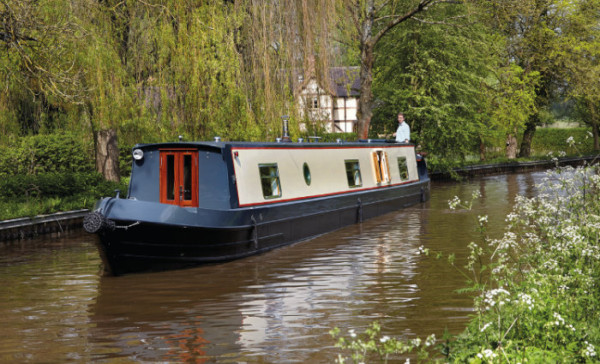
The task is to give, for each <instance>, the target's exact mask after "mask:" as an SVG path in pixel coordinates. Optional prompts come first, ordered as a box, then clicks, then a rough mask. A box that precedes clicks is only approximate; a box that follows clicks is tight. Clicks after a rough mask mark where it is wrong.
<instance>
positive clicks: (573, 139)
mask: <svg viewBox="0 0 600 364" xmlns="http://www.w3.org/2000/svg"><path fill="white" fill-rule="evenodd" d="M567 144H568V145H569V146H570V147H572V146H574V145H575V138H573V137H572V136H570V137H568V138H567Z"/></svg>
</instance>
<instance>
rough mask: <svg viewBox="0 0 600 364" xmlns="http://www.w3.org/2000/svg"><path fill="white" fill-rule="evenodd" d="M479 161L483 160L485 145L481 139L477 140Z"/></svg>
mask: <svg viewBox="0 0 600 364" xmlns="http://www.w3.org/2000/svg"><path fill="white" fill-rule="evenodd" d="M479 160H480V161H482V162H483V161H484V160H485V143H484V142H483V138H481V137H480V138H479Z"/></svg>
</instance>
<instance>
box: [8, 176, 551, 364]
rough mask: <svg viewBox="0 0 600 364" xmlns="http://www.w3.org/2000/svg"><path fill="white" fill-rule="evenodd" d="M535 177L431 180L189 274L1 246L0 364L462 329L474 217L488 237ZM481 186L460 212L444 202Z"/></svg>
mask: <svg viewBox="0 0 600 364" xmlns="http://www.w3.org/2000/svg"><path fill="white" fill-rule="evenodd" d="M542 177H543V173H542V172H533V173H524V174H511V175H502V176H491V177H485V178H480V179H476V180H472V181H469V182H464V183H441V182H436V183H433V185H432V190H431V200H430V201H428V202H427V203H424V204H420V205H417V206H414V207H411V208H408V209H405V210H402V211H398V212H394V213H391V214H388V215H385V216H382V217H379V218H376V219H372V220H368V221H365V222H364V223H362V224H359V225H354V226H350V227H347V228H344V229H342V230H339V231H336V232H333V233H330V234H326V235H323V236H321V237H319V238H316V239H312V240H309V241H305V242H302V243H298V244H295V245H292V246H289V247H286V248H282V249H279V250H275V251H272V252H269V253H266V254H263V255H259V256H254V257H250V258H247V259H242V260H238V261H234V262H229V263H224V264H219V265H212V266H204V267H198V268H193V269H187V270H179V271H170V272H161V273H145V274H134V275H129V276H123V277H106V276H103V275H102V273H101V272H102V262H101V260H100V258H99V255H98V252H97V250H96V247H95V245H94V244H95V237H94V236H91V235H87V234H85V233H81V234H75V235H71V236H69V237H66V238H61V239H38V240H30V241H22V242H13V243H7V244H2V245H0V362H44V363H53V362H65V361H73V362H90V361H94V362H107V363H128V362H201V363H202V362H206V363H209V362H210V363H214V362H219V363H331V362H334V361H335V358H336V357H337V353H338V349H336V348H335V347H334V344H335V342H334V340H333V339H332V338H331V337H330V335H329V330H331V329H332V328H334V327H339V328H340V330H341V331H342V333H343V334H346V335H347V333H348V330H350V329H354V330H356V331H357V332H362V331H363V330H364V329H365V328H366V327H368V326H369V325H370V324H371V323H372V322H373V321H378V322H380V323H381V325H382V327H383V328H382V334H384V335H389V336H394V337H403V338H414V337H416V336H420V337H422V338H424V337H425V336H427V335H429V334H431V333H435V334H436V336H437V337H438V338H439V337H441V336H442V334H443V332H444V330H445V329H448V330H449V331H450V332H451V333H455V334H456V333H459V332H461V331H462V329H463V328H464V326H465V323H466V322H467V320H468V317H469V314H470V313H471V312H472V311H471V303H472V301H471V299H470V298H469V297H468V296H466V295H463V294H458V293H456V292H455V290H457V289H459V288H463V287H464V286H465V279H464V277H463V276H462V275H461V273H460V272H458V271H457V270H456V269H455V268H453V267H452V266H450V264H449V263H447V261H445V260H435V259H433V258H430V257H425V256H423V255H420V254H419V247H420V246H423V247H425V248H429V249H430V250H432V251H442V252H444V253H446V254H449V253H455V254H456V256H457V263H456V265H457V266H463V265H464V261H465V258H466V255H467V245H468V243H469V242H471V241H475V240H477V233H476V232H475V227H476V224H477V217H478V215H488V216H489V226H490V228H489V229H490V234H491V235H492V236H496V237H499V236H500V235H501V233H502V230H503V228H504V226H505V222H504V218H505V216H506V215H507V213H508V212H509V211H510V209H511V206H512V203H513V201H514V198H515V196H516V195H518V194H520V195H525V196H531V195H533V194H535V187H534V185H535V184H536V183H538V182H539V181H540V180H541V178H542ZM475 190H477V191H480V192H481V195H482V197H481V198H480V199H479V200H477V201H476V202H475V203H474V205H473V209H472V210H471V211H464V210H463V211H452V210H450V209H449V208H448V200H450V199H452V198H453V197H454V196H459V197H460V198H462V199H468V198H469V197H470V196H471V194H472V193H473V191H475Z"/></svg>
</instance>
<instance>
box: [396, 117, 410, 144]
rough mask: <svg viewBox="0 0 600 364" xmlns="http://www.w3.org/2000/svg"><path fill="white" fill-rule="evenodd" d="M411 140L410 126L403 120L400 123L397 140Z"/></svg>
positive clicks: (400, 141) (402, 141) (401, 141)
mask: <svg viewBox="0 0 600 364" xmlns="http://www.w3.org/2000/svg"><path fill="white" fill-rule="evenodd" d="M407 140H408V141H410V127H409V126H408V124H407V123H406V121H403V122H402V123H401V124H398V130H396V141H397V142H399V143H404V142H405V141H407Z"/></svg>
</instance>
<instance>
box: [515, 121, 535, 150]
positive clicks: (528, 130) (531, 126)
mask: <svg viewBox="0 0 600 364" xmlns="http://www.w3.org/2000/svg"><path fill="white" fill-rule="evenodd" d="M536 126H537V117H535V116H533V117H531V118H530V119H529V121H527V124H525V131H524V132H523V140H522V141H521V150H520V151H519V157H529V156H531V144H532V143H533V135H534V134H535V129H536Z"/></svg>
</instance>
